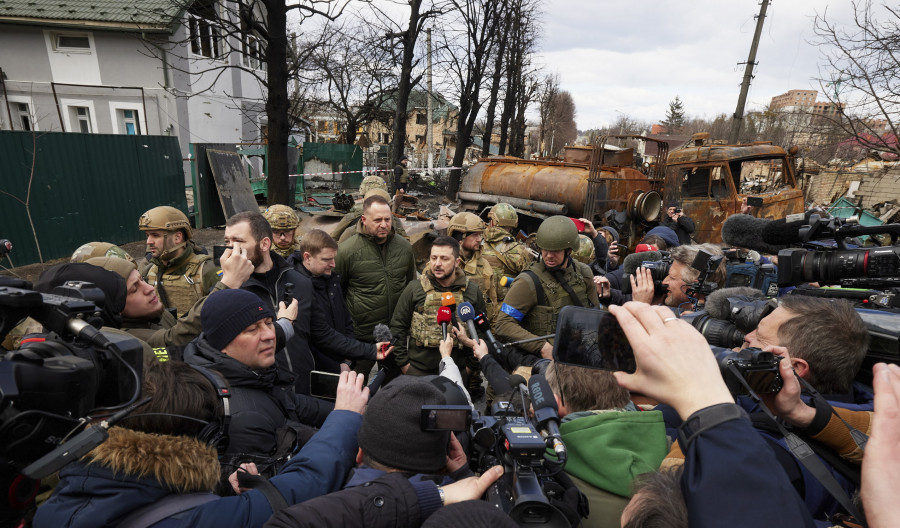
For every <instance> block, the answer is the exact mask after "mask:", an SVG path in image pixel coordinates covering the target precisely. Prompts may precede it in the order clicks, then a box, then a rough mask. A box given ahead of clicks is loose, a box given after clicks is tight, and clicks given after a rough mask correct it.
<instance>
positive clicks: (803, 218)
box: [761, 211, 821, 249]
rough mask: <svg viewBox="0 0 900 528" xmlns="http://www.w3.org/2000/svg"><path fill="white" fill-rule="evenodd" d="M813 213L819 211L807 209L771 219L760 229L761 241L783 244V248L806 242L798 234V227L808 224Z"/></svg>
mask: <svg viewBox="0 0 900 528" xmlns="http://www.w3.org/2000/svg"><path fill="white" fill-rule="evenodd" d="M814 214H821V213H820V212H814V211H807V212H806V213H805V214H793V215H788V216H787V217H785V218H783V219H781V220H772V221H771V222H769V225H767V226H765V227H764V228H763V230H762V235H761V236H762V239H763V242H764V243H767V244H773V245H780V246H783V249H784V248H787V247H790V246H796V245H797V244H799V243H801V242H806V241H805V240H803V237H801V236H800V228H801V227H803V226H805V225H809V219H810V217H811V216H812V215H814Z"/></svg>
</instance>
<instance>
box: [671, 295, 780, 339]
mask: <svg viewBox="0 0 900 528" xmlns="http://www.w3.org/2000/svg"><path fill="white" fill-rule="evenodd" d="M742 291H753V290H752V288H724V289H721V290H716V291H714V292H712V293H711V294H710V295H709V297H707V299H706V304H705V308H706V309H705V310H703V311H699V312H695V313H692V314H683V315H682V316H681V318H682V319H684V320H685V321H687V322H689V323H691V325H693V327H694V328H696V329H697V330H699V331H700V333H701V334H703V337H704V338H706V341H707V342H708V343H709V344H710V345H712V346H719V347H725V348H734V347H738V346H741V344H742V343H743V342H744V336H745V335H746V334H749V333H750V332H752V331H753V330H754V329H755V328H756V327H757V326H759V322H760V321H761V320H762V318H763V317H765V316H767V315H769V314H770V313H771V312H772V310H774V309H775V302H774V301H771V300H768V299H760V298H756V297H751V296H748V295H745V294H739V293H737V292H742ZM754 293H756V294H757V295H758V294H759V292H755V291H754Z"/></svg>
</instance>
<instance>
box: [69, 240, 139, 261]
mask: <svg viewBox="0 0 900 528" xmlns="http://www.w3.org/2000/svg"><path fill="white" fill-rule="evenodd" d="M95 257H116V258H120V259H124V260H127V261H128V262H134V259H133V258H131V255H129V254H128V252H126V251H125V250H124V249H122V248H120V247H119V246H117V245H115V244H110V243H109V242H88V243H87V244H82V245H81V246H79V247H78V249H76V250H75V252H74V253H72V258H71V259H70V262H84V261H86V260H87V259H90V258H95Z"/></svg>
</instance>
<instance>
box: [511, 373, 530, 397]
mask: <svg viewBox="0 0 900 528" xmlns="http://www.w3.org/2000/svg"><path fill="white" fill-rule="evenodd" d="M525 383H526V381H525V378H524V377H522V375H520V374H513V375H511V376H510V377H509V386H510V388H512V389H513V390H515V389H519V390H521V391H522V394H528V387H527V386H526V385H525Z"/></svg>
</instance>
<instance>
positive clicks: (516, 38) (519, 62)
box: [498, 0, 541, 156]
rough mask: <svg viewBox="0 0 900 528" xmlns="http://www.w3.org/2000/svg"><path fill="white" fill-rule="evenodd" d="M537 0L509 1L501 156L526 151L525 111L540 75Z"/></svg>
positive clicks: (533, 95)
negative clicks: (535, 56) (537, 66)
mask: <svg viewBox="0 0 900 528" xmlns="http://www.w3.org/2000/svg"><path fill="white" fill-rule="evenodd" d="M539 6H540V4H539V2H538V0H512V1H511V2H510V7H509V9H510V12H511V26H510V37H509V39H508V44H507V46H506V50H505V52H506V56H505V57H504V59H503V60H504V63H505V68H504V70H505V71H504V77H505V82H506V87H505V93H504V96H503V111H502V112H501V114H500V141H499V143H498V148H499V151H500V154H501V155H503V154H504V153H506V152H507V150H508V151H509V154H510V155H512V156H523V155H524V152H525V126H526V125H525V111H526V109H527V108H528V106H529V105H530V104H531V103H533V102H534V98H535V95H536V93H537V81H536V77H537V72H536V70H535V69H534V68H533V65H532V60H531V56H532V54H533V53H534V50H535V47H536V46H537V39H538V33H539V20H540V18H541V12H540V8H539Z"/></svg>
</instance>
